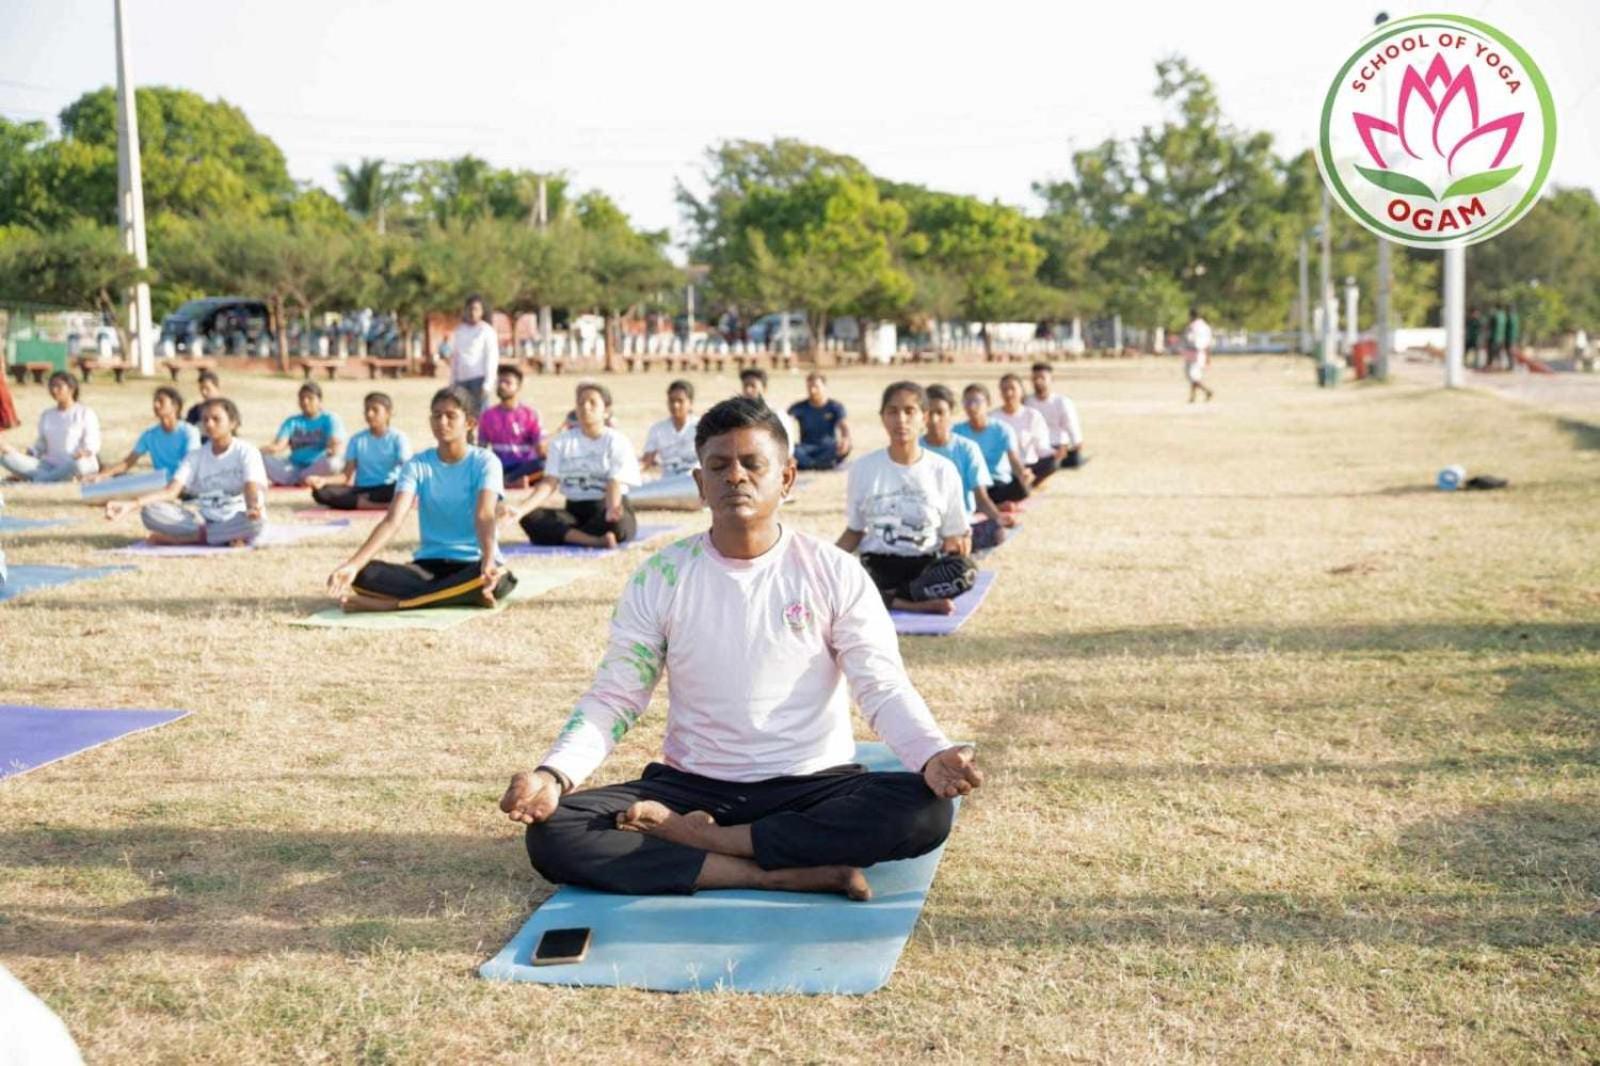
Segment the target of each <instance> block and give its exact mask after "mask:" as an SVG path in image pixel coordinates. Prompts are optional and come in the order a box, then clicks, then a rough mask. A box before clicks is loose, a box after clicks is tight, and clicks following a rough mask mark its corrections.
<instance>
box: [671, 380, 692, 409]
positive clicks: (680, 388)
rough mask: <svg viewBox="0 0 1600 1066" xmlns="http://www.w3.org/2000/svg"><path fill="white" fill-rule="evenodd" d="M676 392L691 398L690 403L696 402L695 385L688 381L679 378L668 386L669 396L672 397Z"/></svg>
mask: <svg viewBox="0 0 1600 1066" xmlns="http://www.w3.org/2000/svg"><path fill="white" fill-rule="evenodd" d="M675 392H681V393H683V394H684V395H685V396H687V397H689V401H690V402H691V403H693V402H694V385H693V384H692V383H690V382H688V381H685V380H684V379H683V378H679V379H678V380H677V381H674V382H673V383H672V384H671V385H668V386H667V395H668V396H671V395H672V394H673V393H675Z"/></svg>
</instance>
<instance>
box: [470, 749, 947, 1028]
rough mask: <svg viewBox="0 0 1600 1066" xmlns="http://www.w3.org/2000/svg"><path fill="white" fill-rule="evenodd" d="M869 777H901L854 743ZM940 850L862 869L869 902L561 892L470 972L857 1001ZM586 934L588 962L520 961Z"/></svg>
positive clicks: (900, 933)
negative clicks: (565, 936) (573, 930)
mask: <svg viewBox="0 0 1600 1066" xmlns="http://www.w3.org/2000/svg"><path fill="white" fill-rule="evenodd" d="M856 761H857V762H859V763H862V764H863V765H865V766H866V767H867V768H868V769H870V770H880V771H883V770H903V769H904V767H902V766H901V765H900V761H899V760H898V759H896V758H895V757H894V755H893V753H891V752H890V751H889V749H888V748H887V747H886V746H884V745H882V744H861V745H859V746H858V747H857V749H856ZM943 853H944V849H943V848H942V847H941V848H939V849H937V850H936V851H932V852H929V853H928V854H927V855H923V856H921V857H920V858H916V859H907V860H904V861H902V862H886V863H880V864H879V865H877V866H874V867H871V868H870V869H868V870H867V880H868V881H869V882H870V883H871V885H872V893H873V896H872V899H871V901H869V902H867V903H856V902H853V901H851V900H848V899H845V898H844V897H843V896H833V895H822V894H818V893H809V892H756V891H748V890H743V889H739V890H717V891H710V892H699V893H696V894H695V895H693V896H621V895H613V894H611V893H606V892H593V891H590V890H589V889H584V888H571V887H567V888H562V889H559V890H557V892H556V894H555V895H553V896H551V897H550V898H549V899H547V900H545V901H544V903H542V904H540V906H539V909H538V910H536V911H534V912H533V916H532V917H531V918H529V919H528V921H527V922H526V923H525V924H524V925H523V926H522V928H521V929H519V930H518V931H517V935H516V936H514V937H512V938H511V943H509V944H507V945H506V946H505V948H504V949H503V950H502V951H501V952H500V953H499V954H498V955H496V956H495V957H494V958H492V959H490V960H489V961H488V962H486V963H484V964H483V966H482V967H481V968H480V969H479V970H478V973H479V975H480V976H482V977H485V978H488V979H489V980H492V981H530V982H534V983H536V984H546V985H585V986H591V987H606V988H645V989H651V990H654V991H658V992H699V991H711V990H722V991H734V992H753V993H763V994H769V995H776V994H800V995H852V996H861V995H866V994H867V993H868V992H873V991H876V990H877V989H879V988H882V987H883V986H884V984H886V983H887V982H888V980H889V977H890V975H891V974H892V973H893V972H894V966H895V962H896V961H897V960H898V959H899V958H900V952H901V950H902V949H903V948H904V947H905V944H906V940H907V939H908V938H909V937H910V936H911V932H912V930H913V929H915V928H916V924H917V916H918V915H919V914H921V913H922V905H923V903H924V902H925V901H926V900H927V897H928V889H929V888H930V887H931V886H932V885H933V876H934V874H935V873H936V872H937V871H938V869H939V858H940V856H941V855H942V854H943ZM573 926H578V927H587V928H589V929H591V930H593V934H592V937H591V940H590V947H589V956H588V958H586V959H585V960H584V961H583V962H579V963H571V964H567V965H560V966H534V965H532V964H531V959H532V957H533V951H534V948H535V947H537V946H538V943H539V938H540V936H542V935H543V934H544V932H545V931H546V930H548V929H565V928H569V927H573Z"/></svg>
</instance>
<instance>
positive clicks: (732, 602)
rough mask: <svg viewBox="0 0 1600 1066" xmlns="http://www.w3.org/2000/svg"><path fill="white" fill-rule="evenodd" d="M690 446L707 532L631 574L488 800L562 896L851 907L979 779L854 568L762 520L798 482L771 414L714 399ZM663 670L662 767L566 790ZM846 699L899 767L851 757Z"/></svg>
mask: <svg viewBox="0 0 1600 1066" xmlns="http://www.w3.org/2000/svg"><path fill="white" fill-rule="evenodd" d="M695 446H696V450H697V451H698V453H699V456H700V462H701V468H700V469H699V470H696V471H695V480H696V482H697V483H698V485H699V487H700V495H701V497H702V499H703V500H704V501H705V503H706V505H707V506H709V507H710V509H711V516H712V517H711V529H710V530H709V531H708V532H705V533H699V534H696V535H694V536H692V537H687V538H685V539H683V540H681V541H679V542H677V543H676V544H674V545H672V546H671V547H668V548H666V549H663V550H662V551H660V552H658V553H656V555H655V556H653V557H652V558H651V559H650V561H649V562H647V563H645V564H644V566H642V567H640V568H639V570H638V572H637V573H636V574H635V575H634V576H633V579H632V580H630V581H629V582H628V584H627V587H626V589H625V590H624V592H623V594H622V600H621V602H620V603H619V604H618V605H617V609H616V614H615V615H614V617H613V619H612V623H611V640H610V644H609V646H608V648H607V650H606V653H605V657H604V658H603V659H602V660H601V663H600V667H599V670H598V671H597V673H596V676H595V680H594V683H593V684H592V685H591V686H590V688H589V691H588V692H587V693H585V694H584V696H583V697H581V698H580V699H579V700H578V705H577V709H576V710H574V711H573V713H572V717H571V718H570V719H569V720H568V721H567V724H566V726H565V727H564V728H563V729H562V730H561V734H560V736H558V737H557V738H556V741H555V744H554V746H552V747H551V749H550V751H549V753H548V754H547V755H546V756H545V758H544V760H543V762H542V763H541V765H540V766H539V768H538V769H536V770H533V771H531V772H524V773H519V774H517V775H516V776H515V777H513V778H512V779H511V785H510V787H508V788H507V789H506V792H505V795H504V796H502V797H501V799H500V809H501V810H502V811H504V812H505V813H506V814H507V815H509V816H510V818H511V819H512V821H515V822H520V823H523V824H525V825H527V826H528V834H527V846H528V857H529V858H530V859H531V860H532V862H533V866H534V869H536V870H538V871H539V873H540V874H541V875H542V876H544V877H545V878H546V879H547V880H550V881H554V882H557V883H561V884H574V885H582V886H585V887H588V888H594V889H600V890H602V891H608V892H624V893H630V894H648V893H672V892H676V893H689V892H694V891H696V890H697V889H702V888H765V889H783V890H787V891H800V892H839V893H843V894H845V895H847V896H849V897H850V898H851V899H867V898H869V897H870V896H871V890H870V889H869V887H868V885H867V881H866V878H865V877H864V876H863V874H862V872H861V869H862V867H866V866H871V865H873V864H874V863H879V862H886V861H889V860H892V859H909V858H914V857H915V856H918V855H922V854H925V853H927V852H929V851H932V850H933V849H934V848H937V847H938V846H939V845H940V844H941V843H943V841H944V839H945V837H946V835H947V834H948V833H949V831H950V822H951V816H952V809H953V805H952V803H951V800H953V799H954V798H955V797H957V796H964V795H966V794H968V793H969V792H971V791H972V790H973V789H974V788H977V787H978V785H979V784H981V783H982V780H983V777H982V775H981V774H980V773H979V771H978V769H977V767H976V766H975V765H974V763H973V755H972V749H970V748H967V747H958V746H955V745H953V744H951V743H950V741H949V740H948V739H947V738H946V737H945V735H944V733H943V732H941V731H940V729H939V727H938V725H937V724H936V723H935V722H934V720H933V716H932V714H931V713H930V712H929V710H928V705H927V704H926V703H924V702H923V700H922V697H921V696H919V695H918V694H917V691H916V689H914V688H913V687H912V686H911V682H910V680H909V679H908V678H907V677H906V673H905V667H904V665H903V664H902V662H901V660H900V652H899V646H898V644H897V642H896V637H895V632H894V626H893V624H892V623H891V622H890V619H889V614H888V611H887V610H886V609H885V607H884V604H883V598H882V597H881V596H880V595H879V593H878V591H877V589H876V588H874V587H873V584H872V582H871V580H870V579H869V578H868V577H867V574H866V571H865V570H863V569H862V567H861V565H860V564H859V563H857V562H856V561H855V560H854V559H852V558H851V557H850V556H848V555H846V554H845V553H844V552H842V551H839V550H838V549H837V548H835V547H833V546H832V545H830V544H828V543H826V542H825V541H822V540H819V539H817V538H815V537H812V536H809V535H807V534H804V533H797V532H795V531H794V530H792V529H788V528H785V527H784V526H782V525H780V524H779V523H778V520H777V515H778V509H779V505H780V503H781V502H782V500H783V497H784V495H785V494H786V493H787V492H788V491H789V489H790V487H791V486H792V485H793V484H794V478H795V466H794V462H793V460H791V459H790V458H789V442H788V440H787V438H786V436H785V434H784V429H783V423H782V422H781V421H780V420H779V418H778V416H777V415H775V414H774V413H773V412H772V410H771V409H770V408H768V407H767V406H766V404H764V403H762V402H761V401H759V400H752V399H746V398H742V397H736V398H734V399H731V400H726V401H724V402H722V403H719V404H717V405H716V406H715V407H712V408H711V409H710V410H709V411H707V412H706V413H705V415H704V416H702V418H701V419H700V424H699V426H698V427H697V428H696V431H695ZM663 669H665V670H666V671H667V672H668V673H669V674H670V675H671V681H670V682H669V686H668V709H667V731H666V738H665V740H664V741H663V743H662V761H661V762H656V763H651V764H650V765H649V766H647V767H646V768H645V771H644V774H643V776H642V778H641V779H640V780H637V781H630V782H627V783H624V784H618V785H610V786H607V787H604V788H593V789H579V786H580V785H582V784H583V782H584V781H585V779H587V778H588V777H589V775H590V774H592V773H593V772H594V771H595V769H596V768H597V767H598V766H599V765H600V762H601V761H602V760H603V759H604V758H605V757H606V755H607V754H608V753H609V752H610V751H611V749H612V747H613V746H615V744H616V743H617V741H618V740H620V739H621V738H622V736H623V735H624V734H625V733H626V732H627V731H628V729H629V728H630V727H631V726H632V725H633V724H634V723H635V722H636V721H637V720H638V719H639V716H640V715H642V714H643V713H644V711H645V709H646V708H647V707H648V705H649V703H650V695H651V692H652V691H653V690H654V689H655V685H656V681H657V680H658V679H659V678H660V676H661V672H662V670H663ZM846 681H848V683H849V692H848V693H847V692H846V685H845V683H846ZM852 695H853V696H854V697H855V701H856V702H857V703H858V704H859V705H860V707H861V711H862V714H863V716H864V717H865V718H866V719H867V721H868V722H869V723H870V724H871V725H872V727H873V729H874V730H876V732H877V733H878V735H879V736H881V737H882V738H883V739H884V740H885V741H886V742H887V743H888V745H889V747H890V748H891V749H893V750H894V752H895V754H896V755H898V756H899V757H900V761H901V762H902V763H903V764H904V765H905V766H906V767H907V768H908V769H910V770H912V771H914V772H912V773H867V772H865V771H864V770H863V769H862V768H861V767H860V766H859V765H857V764H854V763H852V762H851V761H850V759H851V756H852V754H853V753H854V751H855V741H854V739H852V735H851V728H850V696H852Z"/></svg>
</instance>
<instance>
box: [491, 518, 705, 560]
mask: <svg viewBox="0 0 1600 1066" xmlns="http://www.w3.org/2000/svg"><path fill="white" fill-rule="evenodd" d="M677 528H678V527H677V526H675V525H668V526H655V525H645V524H644V523H642V522H641V523H640V524H639V531H638V532H637V533H636V534H634V537H633V539H632V540H629V541H624V542H623V543H622V544H620V545H618V546H617V547H615V548H580V547H578V546H576V545H573V544H557V545H553V546H552V545H545V544H502V545H500V554H502V555H505V556H509V557H515V556H520V555H542V556H546V557H551V558H557V559H599V558H604V557H605V556H608V555H615V554H616V553H617V552H625V551H632V550H633V549H635V548H638V547H642V546H643V545H645V544H646V543H648V542H649V541H652V540H654V539H655V538H656V537H659V536H662V535H663V534H666V533H671V532H672V531H673V530H675V529H677Z"/></svg>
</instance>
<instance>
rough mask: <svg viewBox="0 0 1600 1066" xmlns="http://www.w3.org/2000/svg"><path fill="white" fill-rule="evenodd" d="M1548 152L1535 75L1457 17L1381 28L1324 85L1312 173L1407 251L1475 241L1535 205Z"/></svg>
mask: <svg viewBox="0 0 1600 1066" xmlns="http://www.w3.org/2000/svg"><path fill="white" fill-rule="evenodd" d="M1555 149H1556V111H1555V104H1554V102H1553V101H1552V100H1551V98H1550V87H1549V86H1548V85H1547V84H1546V83H1545V80H1544V75H1543V74H1541V73H1540V72H1539V68H1538V66H1537V65H1535V63H1534V62H1533V59H1532V57H1530V56H1529V55H1528V53H1527V52H1525V51H1523V50H1522V48H1521V47H1519V46H1518V45H1517V43H1516V42H1515V41H1513V40H1512V39H1511V38H1510V37H1507V36H1506V35H1505V34H1503V33H1501V32H1500V31H1499V30H1497V29H1495V28H1494V27H1493V26H1489V25H1487V24H1486V23H1483V22H1480V21H1478V20H1476V19H1469V18H1462V17H1460V16H1458V15H1415V16H1412V17H1410V18H1403V19H1396V20H1395V21H1393V22H1386V23H1384V24H1383V25H1382V26H1379V27H1378V28H1377V30H1375V31H1374V32H1373V33H1372V34H1371V35H1370V36H1369V37H1367V39H1366V40H1364V41H1362V42H1361V46H1360V47H1359V48H1357V49H1356V50H1355V52H1354V54H1352V55H1351V56H1350V58H1349V59H1348V60H1346V61H1345V64H1344V66H1342V67H1341V68H1340V69H1339V73H1338V74H1337V75H1336V76H1335V77H1334V79H1333V86H1332V88H1330V89H1329V90H1328V95H1327V98H1326V100H1325V101H1324V102H1323V105H1322V129H1321V137H1320V138H1319V140H1318V145H1317V168H1318V169H1319V170H1321V171H1322V179H1323V181H1325V182H1327V184H1328V190H1329V191H1330V192H1331V193H1332V194H1333V196H1334V198H1335V199H1336V200H1337V201H1338V202H1339V204H1340V205H1341V206H1343V207H1344V209H1345V210H1346V211H1347V212H1349V214H1350V215H1351V216H1352V217H1353V218H1355V220H1356V221H1358V222H1360V223H1361V224H1362V225H1363V226H1365V227H1366V228H1367V229H1369V230H1371V231H1372V232H1373V233H1376V234H1377V235H1378V236H1380V237H1387V238H1389V239H1390V240H1392V241H1398V242H1399V243H1401V244H1407V245H1410V246H1411V247H1413V248H1448V247H1452V246H1456V245H1468V244H1476V243H1477V242H1479V241H1482V240H1487V239H1488V238H1490V237H1493V236H1494V235H1495V234H1497V233H1501V232H1503V231H1504V230H1506V229H1507V228H1508V227H1510V226H1511V225H1512V224H1513V223H1514V222H1516V221H1517V220H1518V219H1519V218H1521V217H1522V216H1523V215H1525V214H1527V213H1528V211H1529V210H1530V209H1531V208H1532V207H1533V205H1534V203H1535V202H1536V201H1537V200H1538V198H1539V190H1540V189H1541V188H1543V186H1544V182H1545V178H1546V176H1548V175H1549V173H1550V162H1551V159H1552V158H1554V156H1555Z"/></svg>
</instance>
